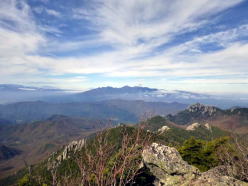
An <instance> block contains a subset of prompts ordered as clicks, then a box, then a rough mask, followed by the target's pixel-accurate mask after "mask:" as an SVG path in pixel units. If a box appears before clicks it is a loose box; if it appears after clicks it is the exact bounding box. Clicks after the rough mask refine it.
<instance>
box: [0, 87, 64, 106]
mask: <svg viewBox="0 0 248 186" xmlns="http://www.w3.org/2000/svg"><path fill="white" fill-rule="evenodd" d="M66 93H67V92H66V91H65V90H62V89H57V88H49V87H47V88H46V87H45V88H38V87H32V86H23V85H15V84H0V96H1V99H0V104H6V103H15V102H20V101H37V100H42V99H44V98H45V97H49V96H57V95H62V94H63V95H65V94H66Z"/></svg>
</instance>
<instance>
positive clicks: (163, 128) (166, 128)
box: [158, 125, 170, 134]
mask: <svg viewBox="0 0 248 186" xmlns="http://www.w3.org/2000/svg"><path fill="white" fill-rule="evenodd" d="M168 130H170V127H168V126H166V125H165V126H162V127H161V128H160V129H158V133H160V134H162V133H164V132H166V131H168Z"/></svg>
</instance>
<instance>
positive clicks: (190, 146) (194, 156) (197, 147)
mask: <svg viewBox="0 0 248 186" xmlns="http://www.w3.org/2000/svg"><path fill="white" fill-rule="evenodd" d="M228 139H229V138H228V137H222V138H217V139H215V140H212V141H204V140H198V139H195V138H194V137H191V138H190V139H188V140H186V141H185V142H184V143H183V146H181V147H180V148H179V149H178V150H179V152H180V154H181V156H182V158H183V159H184V160H185V161H187V162H188V163H189V164H191V165H194V166H196V167H198V168H199V169H200V170H201V171H203V172H204V171H207V170H209V169H210V168H212V167H215V166H217V165H219V163H220V161H219V159H218V155H217V152H218V148H220V147H223V146H225V145H227V143H228ZM226 148H227V146H226Z"/></svg>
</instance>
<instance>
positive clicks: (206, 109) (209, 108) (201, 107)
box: [187, 103, 217, 117]
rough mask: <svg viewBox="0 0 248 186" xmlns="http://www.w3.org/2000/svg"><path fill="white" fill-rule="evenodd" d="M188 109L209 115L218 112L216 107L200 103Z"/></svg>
mask: <svg viewBox="0 0 248 186" xmlns="http://www.w3.org/2000/svg"><path fill="white" fill-rule="evenodd" d="M187 110H188V111H189V112H193V113H201V114H202V115H207V116H209V117H211V116H213V115H214V114H215V113H216V112H217V108H216V107H213V106H206V105H203V104H200V103H196V104H194V105H191V106H189V107H188V108H187Z"/></svg>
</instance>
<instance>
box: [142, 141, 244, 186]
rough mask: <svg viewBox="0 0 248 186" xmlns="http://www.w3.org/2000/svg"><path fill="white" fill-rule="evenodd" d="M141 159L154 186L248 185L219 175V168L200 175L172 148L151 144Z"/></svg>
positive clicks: (197, 170) (221, 174) (222, 174)
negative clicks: (151, 175) (150, 175)
mask: <svg viewBox="0 0 248 186" xmlns="http://www.w3.org/2000/svg"><path fill="white" fill-rule="evenodd" d="M142 158H143V165H144V166H145V167H147V168H149V170H150V172H151V173H152V174H153V175H154V176H155V177H156V180H155V182H154V185H156V186H162V185H163V186H172V185H173V186H177V185H178V186H179V185H183V186H191V185H195V186H196V185H197V186H198V185H199V186H201V185H202V186H203V185H204V186H205V185H209V186H214V185H216V186H222V185H223V186H224V185H233V186H239V185H241V186H243V185H244V186H246V185H248V184H247V183H245V182H242V181H239V180H237V179H235V178H232V177H229V176H227V175H225V174H224V172H223V173H221V169H220V168H219V169H218V168H214V169H211V170H209V171H207V172H204V173H201V172H200V171H199V169H197V168H196V167H194V166H192V165H189V164H188V163H187V162H185V161H184V160H183V159H182V157H181V156H180V154H179V152H178V151H177V150H176V149H175V148H173V147H168V146H165V145H159V144H157V143H153V144H152V145H151V146H149V147H148V148H145V149H144V150H143V153H142Z"/></svg>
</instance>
